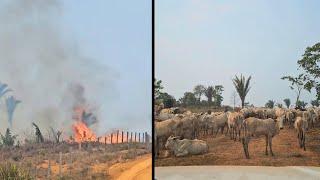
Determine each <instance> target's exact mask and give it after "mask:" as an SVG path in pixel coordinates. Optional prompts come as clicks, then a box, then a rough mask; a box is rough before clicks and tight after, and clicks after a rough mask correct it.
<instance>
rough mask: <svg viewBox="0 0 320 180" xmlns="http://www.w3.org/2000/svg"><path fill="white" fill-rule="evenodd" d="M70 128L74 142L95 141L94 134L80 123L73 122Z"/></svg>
mask: <svg viewBox="0 0 320 180" xmlns="http://www.w3.org/2000/svg"><path fill="white" fill-rule="evenodd" d="M72 128H73V132H74V140H75V141H76V142H84V141H96V139H97V137H96V135H95V133H94V132H92V130H91V129H89V128H88V127H87V125H86V124H85V123H83V122H81V121H78V122H75V123H74V124H73V125H72Z"/></svg>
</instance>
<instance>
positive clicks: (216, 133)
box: [212, 128, 219, 138]
mask: <svg viewBox="0 0 320 180" xmlns="http://www.w3.org/2000/svg"><path fill="white" fill-rule="evenodd" d="M212 132H213V129H212ZM218 132H219V128H217V130H216V132H215V135H214V137H215V138H216V137H217V135H218Z"/></svg>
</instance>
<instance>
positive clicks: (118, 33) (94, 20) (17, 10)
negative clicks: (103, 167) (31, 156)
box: [0, 0, 152, 135]
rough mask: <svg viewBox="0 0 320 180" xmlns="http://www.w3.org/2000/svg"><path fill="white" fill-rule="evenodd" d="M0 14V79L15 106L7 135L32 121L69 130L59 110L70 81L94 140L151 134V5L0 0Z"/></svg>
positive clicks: (1, 108)
mask: <svg viewBox="0 0 320 180" xmlns="http://www.w3.org/2000/svg"><path fill="white" fill-rule="evenodd" d="M0 10H1V11H0V27H1V28H0V41H1V42H2V43H1V44H0V82H1V83H6V84H8V85H9V87H10V88H12V89H13V90H14V91H13V92H10V93H8V94H7V95H6V96H9V95H14V96H15V97H17V98H18V99H19V100H21V101H22V103H21V104H19V106H18V107H17V109H16V112H15V114H14V119H13V122H14V123H13V130H14V131H16V130H18V129H19V128H20V129H25V128H26V126H27V127H30V128H31V122H32V121H35V122H36V123H39V125H40V127H41V128H48V127H49V126H54V127H57V128H65V129H67V130H68V131H71V126H70V125H71V124H70V122H72V110H70V109H71V108H70V109H68V108H65V107H64V106H66V104H68V103H69V101H71V99H72V98H71V96H69V95H68V94H67V93H66V92H70V86H69V85H70V84H73V83H75V84H80V85H81V86H83V87H84V89H85V92H84V96H85V98H86V99H87V103H88V104H90V103H91V104H90V105H92V108H94V109H95V112H94V113H96V114H97V116H98V120H99V124H98V127H94V128H95V131H96V132H98V133H99V135H100V134H102V133H105V132H106V131H110V130H111V129H125V130H130V131H137V132H138V131H139V132H143V131H148V132H149V133H151V112H152V111H151V109H152V108H151V100H152V98H151V83H152V78H151V43H152V42H151V22H152V21H151V20H152V19H151V1H149V0H139V1H130V0H121V1H112V0H90V1H79V0H45V1H43V0H4V1H1V2H0ZM0 100H1V102H0V112H1V113H0V124H1V128H0V130H4V129H5V128H6V127H7V116H6V112H5V105H4V103H3V101H4V98H1V99H0ZM65 102H67V103H65ZM67 121H68V122H69V123H66V122H67ZM65 129H63V130H65Z"/></svg>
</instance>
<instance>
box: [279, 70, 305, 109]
mask: <svg viewBox="0 0 320 180" xmlns="http://www.w3.org/2000/svg"><path fill="white" fill-rule="evenodd" d="M281 79H282V80H288V81H289V82H290V83H291V85H290V86H289V87H290V89H292V90H294V91H295V93H296V95H297V98H296V107H297V105H298V104H297V103H298V101H299V100H300V95H301V91H302V90H303V89H304V81H305V76H304V75H303V74H299V75H298V76H297V77H293V76H283V77H282V78H281Z"/></svg>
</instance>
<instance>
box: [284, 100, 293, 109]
mask: <svg viewBox="0 0 320 180" xmlns="http://www.w3.org/2000/svg"><path fill="white" fill-rule="evenodd" d="M283 102H284V104H285V105H286V106H287V108H288V109H289V107H290V104H291V101H290V99H289V98H286V99H284V100H283Z"/></svg>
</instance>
